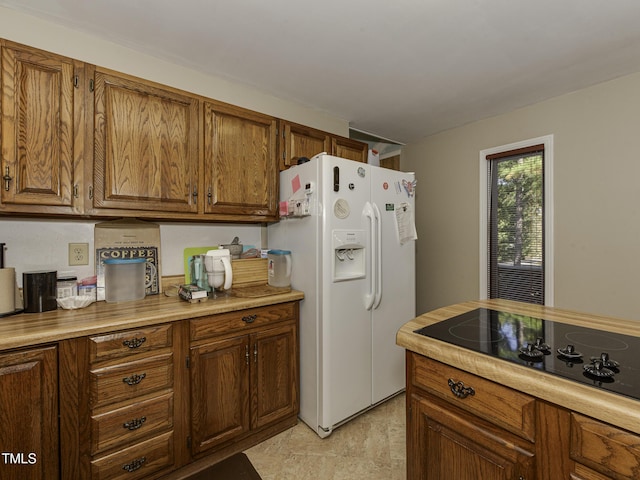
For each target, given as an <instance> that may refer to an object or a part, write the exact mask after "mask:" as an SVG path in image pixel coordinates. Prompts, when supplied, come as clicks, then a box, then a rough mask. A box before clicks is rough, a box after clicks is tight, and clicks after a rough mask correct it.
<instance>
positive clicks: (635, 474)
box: [571, 413, 640, 480]
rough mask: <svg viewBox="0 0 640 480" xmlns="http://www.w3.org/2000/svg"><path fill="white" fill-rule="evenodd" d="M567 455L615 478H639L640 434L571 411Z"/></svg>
mask: <svg viewBox="0 0 640 480" xmlns="http://www.w3.org/2000/svg"><path fill="white" fill-rule="evenodd" d="M571 458H572V459H573V460H575V461H576V462H578V463H579V464H583V465H586V466H587V467H589V468H590V469H593V470H594V471H596V472H599V473H601V474H603V475H608V476H610V477H611V478H614V479H616V480H627V479H628V480H633V479H638V478H640V435H637V434H635V433H632V432H627V431H625V430H622V429H620V428H617V427H613V426H611V425H608V424H606V423H603V422H600V421H598V420H595V419H593V418H589V417H585V416H584V415H580V414H577V413H572V414H571Z"/></svg>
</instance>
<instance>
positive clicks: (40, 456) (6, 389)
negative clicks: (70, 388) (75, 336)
mask: <svg viewBox="0 0 640 480" xmlns="http://www.w3.org/2000/svg"><path fill="white" fill-rule="evenodd" d="M0 419H1V420H2V426H1V427H0V445H1V448H2V450H1V454H0V479H2V480H41V479H43V480H44V479H55V478H59V456H58V447H59V442H58V432H59V425H58V353H57V349H56V347H55V346H51V347H42V348H34V349H30V350H24V351H16V352H12V353H5V354H2V355H0Z"/></svg>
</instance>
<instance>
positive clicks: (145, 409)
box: [91, 393, 173, 455]
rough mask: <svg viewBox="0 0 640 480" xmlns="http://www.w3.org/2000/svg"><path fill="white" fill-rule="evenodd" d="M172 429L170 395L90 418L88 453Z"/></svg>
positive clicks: (171, 396) (94, 452)
mask: <svg viewBox="0 0 640 480" xmlns="http://www.w3.org/2000/svg"><path fill="white" fill-rule="evenodd" d="M171 428H173V393H167V394H165V395H161V396H159V397H155V398H152V399H149V400H145V401H142V402H137V403H135V404H133V405H130V406H127V407H123V408H119V409H117V410H112V411H109V412H106V413H102V414H99V415H93V416H92V417H91V453H92V454H93V455H95V454H97V453H101V452H103V451H105V450H108V449H110V448H114V447H118V446H120V447H121V446H125V445H128V444H131V443H132V442H134V441H137V440H139V439H140V438H143V437H149V436H151V435H155V434H158V433H161V432H164V431H167V430H170V429H171Z"/></svg>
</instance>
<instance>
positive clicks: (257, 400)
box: [251, 324, 298, 428]
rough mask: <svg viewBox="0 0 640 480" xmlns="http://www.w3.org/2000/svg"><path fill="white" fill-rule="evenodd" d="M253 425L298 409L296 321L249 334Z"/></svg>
mask: <svg viewBox="0 0 640 480" xmlns="http://www.w3.org/2000/svg"><path fill="white" fill-rule="evenodd" d="M251 344H252V349H253V363H252V365H251V368H252V373H251V398H252V405H253V407H252V409H251V410H252V412H253V418H252V421H251V426H252V428H259V427H262V426H264V425H266V424H268V423H271V422H274V421H276V420H280V419H282V418H285V417H288V416H290V415H295V414H296V413H297V412H298V367H297V366H298V335H297V328H296V325H295V324H287V325H282V326H281V327H277V328H272V329H269V330H265V331H262V332H259V333H256V334H254V335H252V340H251Z"/></svg>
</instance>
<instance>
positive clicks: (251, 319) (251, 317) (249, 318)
mask: <svg viewBox="0 0 640 480" xmlns="http://www.w3.org/2000/svg"><path fill="white" fill-rule="evenodd" d="M256 318H258V316H257V315H247V316H246V317H242V321H243V322H245V323H253V322H255V321H256Z"/></svg>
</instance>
